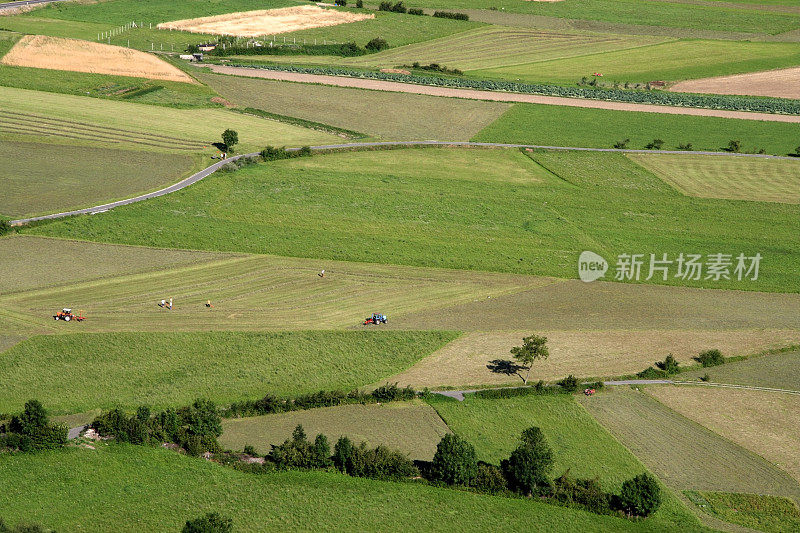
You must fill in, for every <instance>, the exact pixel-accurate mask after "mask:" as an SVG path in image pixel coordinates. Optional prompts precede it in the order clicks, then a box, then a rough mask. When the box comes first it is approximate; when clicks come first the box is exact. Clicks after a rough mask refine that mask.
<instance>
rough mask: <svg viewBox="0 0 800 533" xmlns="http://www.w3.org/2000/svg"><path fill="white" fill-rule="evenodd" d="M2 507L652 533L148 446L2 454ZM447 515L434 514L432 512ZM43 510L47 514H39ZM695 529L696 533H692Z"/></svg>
mask: <svg viewBox="0 0 800 533" xmlns="http://www.w3.org/2000/svg"><path fill="white" fill-rule="evenodd" d="M0 485H2V486H3V487H4V490H3V491H2V492H0V508H2V509H4V512H3V519H4V520H6V521H7V522H10V523H12V524H14V523H17V522H18V521H22V520H25V521H35V522H39V523H41V524H45V525H46V526H47V527H51V528H56V529H57V530H59V531H72V530H76V531H80V530H82V529H84V528H86V527H87V525H90V527H91V530H92V531H109V532H110V531H114V532H119V531H131V532H139V531H163V530H167V531H178V530H179V529H180V528H181V527H182V526H183V524H184V522H185V521H186V520H188V519H191V518H195V517H197V516H200V515H202V514H204V513H207V512H212V511H216V512H219V513H221V514H223V515H225V516H230V517H231V518H232V519H233V521H234V527H235V528H236V529H235V530H236V531H276V530H281V531H299V530H309V529H312V530H320V531H321V530H325V531H353V530H359V531H377V530H387V529H393V528H397V527H398V524H412V523H413V524H414V529H415V530H418V531H442V530H445V529H448V530H449V529H452V528H457V529H458V530H460V531H476V532H478V531H496V530H499V529H512V530H525V529H528V528H529V527H530V525H531V524H536V528H537V530H538V531H551V532H561V531H564V530H565V528H566V529H571V530H574V531H585V532H602V531H656V530H658V524H654V523H653V522H652V521H645V522H633V521H628V520H625V519H620V518H613V517H608V516H599V515H595V514H591V513H587V512H584V511H579V510H575V509H567V508H563V507H556V506H552V505H548V504H544V503H538V502H532V501H525V500H522V499H512V498H500V497H496V496H486V495H479V494H472V493H468V492H460V491H455V490H450V489H438V488H433V487H428V486H423V485H416V484H413V483H391V482H381V481H372V480H368V479H359V478H351V477H348V476H344V475H341V474H334V473H326V472H284V473H275V474H269V475H264V476H258V475H252V474H246V473H243V472H237V471H235V470H232V469H228V468H225V467H222V466H219V465H217V464H214V463H209V462H206V461H202V460H198V459H196V458H192V457H187V456H184V455H179V454H177V453H175V452H173V451H170V450H164V449H156V448H148V447H144V446H127V445H111V446H103V445H101V446H99V447H98V449H97V450H95V451H90V450H85V449H78V448H73V449H70V450H66V451H63V452H47V453H43V454H37V455H29V454H19V455H3V456H0ZM432 507H433V508H436V509H447V512H431V508H432ZM45 509H46V511H45ZM694 529H697V528H694Z"/></svg>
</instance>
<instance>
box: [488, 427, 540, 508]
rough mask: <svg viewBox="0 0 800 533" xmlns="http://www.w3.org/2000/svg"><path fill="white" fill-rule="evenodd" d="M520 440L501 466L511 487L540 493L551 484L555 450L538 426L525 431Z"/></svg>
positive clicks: (527, 493)
mask: <svg viewBox="0 0 800 533" xmlns="http://www.w3.org/2000/svg"><path fill="white" fill-rule="evenodd" d="M520 440H521V443H520V445H519V446H518V447H517V449H515V450H514V451H513V452H511V456H510V457H509V458H508V459H504V460H503V462H502V463H501V464H500V467H501V468H502V470H503V474H504V475H505V478H506V480H507V481H508V485H509V487H510V488H511V489H513V490H515V491H517V492H519V493H521V494H524V495H533V494H538V493H540V492H542V491H543V490H544V489H546V488H547V487H548V486H549V484H550V481H549V479H548V475H549V473H550V470H551V469H552V468H553V450H551V449H550V446H549V445H548V444H547V441H546V440H545V438H544V434H543V433H542V430H541V429H539V428H538V427H531V428H528V429H526V430H525V431H523V432H522V438H521V439H520Z"/></svg>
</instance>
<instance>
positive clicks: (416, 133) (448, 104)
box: [198, 74, 511, 141]
mask: <svg viewBox="0 0 800 533" xmlns="http://www.w3.org/2000/svg"><path fill="white" fill-rule="evenodd" d="M198 78H199V79H200V80H202V81H203V83H207V84H208V85H209V86H211V87H212V88H213V89H214V90H216V91H217V92H219V93H220V94H221V95H222V96H224V97H225V98H226V99H228V100H230V101H231V102H233V103H235V104H237V105H240V106H242V107H253V108H256V109H263V110H264V111H269V112H271V113H278V114H281V115H290V116H293V117H299V118H303V119H306V120H314V121H318V122H322V123H325V124H330V125H331V126H337V127H339V128H345V129H349V130H354V131H358V132H362V133H365V134H367V135H370V136H372V137H375V138H379V139H385V140H419V139H441V140H446V141H461V140H468V139H469V138H470V137H472V136H473V135H476V134H477V133H478V132H479V131H481V129H483V128H485V127H486V126H488V125H489V124H491V123H492V122H494V121H495V120H496V119H497V118H498V117H500V115H502V114H503V113H504V112H505V111H507V110H508V109H509V108H510V107H511V105H510V104H506V103H503V102H480V101H475V100H460V99H456V98H438V97H435V96H423V95H416V94H404V93H390V92H384V91H366V90H360V89H347V88H344V87H330V86H325V85H310V84H303V83H286V82H279V81H271V80H259V79H254V78H243V77H237V76H222V75H218V74H200V75H198Z"/></svg>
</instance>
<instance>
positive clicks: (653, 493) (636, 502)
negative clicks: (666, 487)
mask: <svg viewBox="0 0 800 533" xmlns="http://www.w3.org/2000/svg"><path fill="white" fill-rule="evenodd" d="M618 505H619V508H620V509H621V510H622V511H625V512H626V513H628V514H629V515H632V516H650V515H651V514H652V513H653V512H655V510H656V509H658V507H659V505H661V487H659V486H658V481H656V479H655V478H654V477H653V476H651V475H650V474H647V473H644V474H639V475H638V476H636V477H634V478H632V479H629V480H627V481H625V482H624V483H623V484H622V490H621V491H620V495H619V498H618Z"/></svg>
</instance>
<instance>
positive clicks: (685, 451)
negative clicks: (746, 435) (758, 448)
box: [580, 387, 800, 501]
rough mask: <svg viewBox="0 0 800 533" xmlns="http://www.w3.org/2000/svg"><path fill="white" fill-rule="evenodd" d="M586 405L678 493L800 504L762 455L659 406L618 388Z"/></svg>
mask: <svg viewBox="0 0 800 533" xmlns="http://www.w3.org/2000/svg"><path fill="white" fill-rule="evenodd" d="M580 401H581V403H582V404H583V406H584V407H585V408H586V410H587V411H589V413H590V414H591V415H592V416H594V418H595V419H596V420H597V421H598V422H600V424H602V425H603V426H604V427H605V428H606V429H607V430H609V431H610V432H611V433H612V434H613V435H614V436H615V437H616V438H617V439H618V440H619V441H620V442H621V443H622V444H623V445H624V446H625V447H626V448H628V449H629V450H630V451H631V452H633V453H634V454H635V455H636V457H638V458H639V460H640V461H642V462H643V463H644V464H645V466H647V467H648V468H649V469H650V470H651V471H653V472H654V473H655V474H656V475H657V476H658V477H659V478H660V479H661V480H662V481H664V483H666V484H667V485H668V486H670V487H672V488H674V489H677V490H681V491H683V490H701V491H723V492H747V493H754V494H772V495H775V496H786V497H789V498H793V499H794V500H795V501H798V498H800V484H798V482H797V481H796V480H795V479H793V478H792V477H791V476H790V475H789V474H787V473H786V472H785V471H783V470H781V469H779V468H778V467H776V466H774V465H773V464H771V463H770V462H768V461H767V460H766V459H764V458H762V457H761V456H759V455H757V454H755V453H752V452H750V451H748V450H746V449H745V448H742V447H741V446H739V445H738V444H735V443H733V442H731V441H730V440H728V439H726V438H723V437H721V436H720V435H718V434H717V433H714V432H713V431H711V430H710V429H707V428H705V427H703V426H701V425H700V424H698V423H696V422H694V421H692V420H690V419H688V418H686V417H684V416H682V415H680V414H679V413H677V412H675V411H673V410H672V409H670V408H668V407H667V406H665V405H663V404H661V403H659V402H658V401H656V400H655V399H653V398H652V397H651V396H649V395H648V394H647V393H646V392H643V391H638V390H633V389H632V388H628V387H614V388H611V389H610V390H606V391H604V392H602V393H601V394H597V395H595V396H592V397H583V398H581V400H580Z"/></svg>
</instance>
